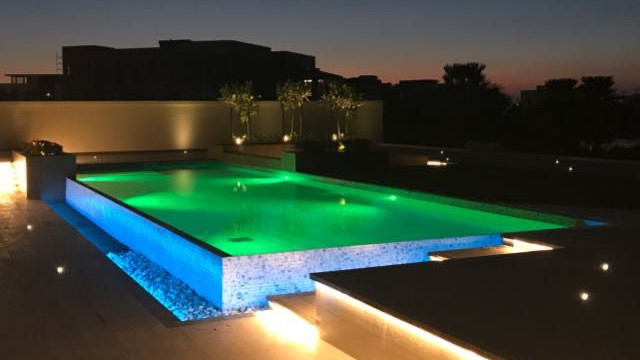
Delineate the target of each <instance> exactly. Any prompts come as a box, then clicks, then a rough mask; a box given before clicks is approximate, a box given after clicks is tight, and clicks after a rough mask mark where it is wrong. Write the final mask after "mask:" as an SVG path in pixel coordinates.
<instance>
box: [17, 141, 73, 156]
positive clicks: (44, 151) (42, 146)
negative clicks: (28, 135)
mask: <svg viewBox="0 0 640 360" xmlns="http://www.w3.org/2000/svg"><path fill="white" fill-rule="evenodd" d="M22 153H23V154H24V155H33V156H53V155H60V154H62V153H63V151H62V145H60V144H58V143H55V142H53V141H47V140H33V141H31V142H30V143H27V144H26V145H25V147H24V149H23V150H22Z"/></svg>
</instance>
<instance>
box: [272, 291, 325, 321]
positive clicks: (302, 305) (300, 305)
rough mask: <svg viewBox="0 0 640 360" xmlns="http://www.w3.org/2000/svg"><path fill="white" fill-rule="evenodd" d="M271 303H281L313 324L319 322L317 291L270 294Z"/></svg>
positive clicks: (280, 304) (276, 304)
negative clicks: (317, 315)
mask: <svg viewBox="0 0 640 360" xmlns="http://www.w3.org/2000/svg"><path fill="white" fill-rule="evenodd" d="M269 304H271V305H272V307H273V304H275V306H278V305H279V306H281V307H283V308H285V309H287V310H289V311H291V312H292V313H294V314H296V315H297V316H298V317H300V318H301V319H303V320H305V321H307V322H309V323H310V324H312V325H315V324H316V323H317V317H316V294H315V292H305V293H297V294H287V295H276V296H269Z"/></svg>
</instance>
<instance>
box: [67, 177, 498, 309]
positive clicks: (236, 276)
mask: <svg viewBox="0 0 640 360" xmlns="http://www.w3.org/2000/svg"><path fill="white" fill-rule="evenodd" d="M66 201H67V203H68V204H69V205H70V206H71V207H73V208H74V209H75V210H76V211H78V212H79V213H81V214H82V215H83V216H85V217H87V218H88V219H89V220H91V221H92V222H93V223H95V224H96V225H97V226H99V227H100V228H102V229H103V230H104V231H105V232H107V233H108V234H109V235H111V236H113V237H114V238H115V239H116V240H118V241H119V242H121V243H123V244H124V245H126V246H127V247H129V248H130V249H131V250H133V251H136V252H139V253H141V254H143V255H145V256H146V257H147V258H149V259H150V260H151V261H153V262H155V263H156V264H158V265H160V266H161V267H163V268H164V269H165V270H167V271H168V272H169V273H171V274H172V275H174V276H176V277H177V278H179V279H180V280H182V281H183V282H185V283H186V284H187V285H188V286H189V287H191V288H192V289H193V290H194V291H195V292H196V293H198V294H199V295H201V296H202V297H204V298H206V299H207V300H209V301H211V302H212V303H213V304H215V305H216V306H218V307H219V308H220V309H221V310H230V309H238V308H242V307H264V306H266V305H267V296H270V295H280V294H289V293H296V292H304V291H312V290H314V283H313V281H312V280H311V279H310V278H309V274H310V273H315V272H324V271H336V270H347V269H357V268H367V267H374V266H386V265H397V264H407V263H415V262H422V261H428V256H429V255H428V253H429V252H433V251H441V250H447V249H462V248H473V247H483V246H495V245H501V244H502V236H501V235H500V234H493V235H482V236H465V237H454V238H445V239H429V240H419V241H404V242H390V243H382V244H370V245H355V246H344V247H333V248H324V249H313V250H303V251H290V252H281V253H270V254H260V255H247V256H229V255H228V254H226V253H224V252H222V251H220V250H218V249H216V248H213V247H211V246H209V245H207V244H205V243H203V242H200V241H198V240H197V239H194V238H192V237H190V236H189V235H187V234H184V233H182V232H180V231H179V230H177V229H173V228H171V227H170V226H168V225H166V224H163V223H161V222H159V221H157V220H155V219H153V218H151V217H149V216H145V215H143V214H142V213H140V212H138V211H135V210H133V209H131V208H130V207H129V206H127V205H125V204H123V203H122V202H120V201H118V200H116V199H113V198H111V197H109V196H108V195H105V194H102V193H101V192H99V191H97V190H94V189H92V188H89V187H87V186H86V185H84V184H82V183H79V182H77V181H75V180H72V179H67V183H66Z"/></svg>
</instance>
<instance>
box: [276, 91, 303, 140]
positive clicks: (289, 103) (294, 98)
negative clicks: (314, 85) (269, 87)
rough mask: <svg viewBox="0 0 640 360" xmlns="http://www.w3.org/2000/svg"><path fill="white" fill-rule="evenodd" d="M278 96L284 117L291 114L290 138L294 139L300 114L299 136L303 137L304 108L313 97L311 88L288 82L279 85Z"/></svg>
mask: <svg viewBox="0 0 640 360" xmlns="http://www.w3.org/2000/svg"><path fill="white" fill-rule="evenodd" d="M276 94H277V95H278V100H279V101H280V105H281V107H282V112H283V117H284V114H285V112H289V113H290V118H291V125H290V127H289V137H290V138H293V136H294V128H295V125H294V124H295V116H296V114H298V132H299V134H298V136H299V137H301V136H302V108H303V106H304V103H305V102H307V101H309V98H310V97H311V87H310V86H309V85H307V84H306V83H304V82H296V81H286V82H284V83H281V84H278V86H277V87H276Z"/></svg>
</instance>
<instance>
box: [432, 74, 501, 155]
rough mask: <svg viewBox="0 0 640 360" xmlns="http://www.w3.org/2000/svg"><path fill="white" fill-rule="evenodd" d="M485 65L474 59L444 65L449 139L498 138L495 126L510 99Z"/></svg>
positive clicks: (456, 142) (444, 108)
mask: <svg viewBox="0 0 640 360" xmlns="http://www.w3.org/2000/svg"><path fill="white" fill-rule="evenodd" d="M485 69H486V66H485V65H484V64H480V63H476V62H470V63H464V64H460V63H458V64H447V65H445V66H444V75H443V77H442V79H443V81H444V85H443V91H442V92H441V94H440V96H441V101H440V103H441V105H440V106H441V107H442V111H441V116H442V117H443V118H444V119H443V121H446V122H447V123H448V124H449V125H448V126H445V127H444V128H445V129H446V130H445V131H447V132H448V135H447V136H448V137H449V142H450V143H452V144H453V145H464V144H465V143H467V142H468V141H470V140H483V141H487V140H495V129H496V126H497V124H498V120H499V118H500V116H501V115H502V113H503V112H504V111H505V109H506V108H507V106H508V105H509V99H508V98H507V96H506V95H504V94H503V93H502V91H501V89H500V87H499V86H497V85H496V84H493V83H491V82H490V81H488V80H487V78H486V76H485V74H484V70H485Z"/></svg>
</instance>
